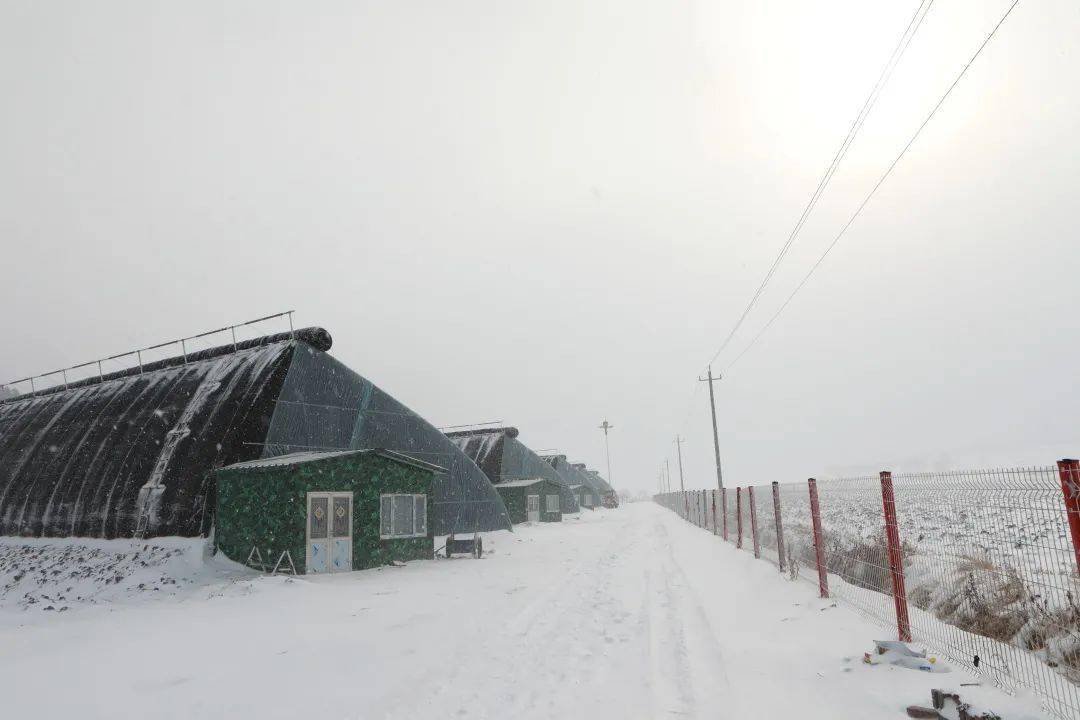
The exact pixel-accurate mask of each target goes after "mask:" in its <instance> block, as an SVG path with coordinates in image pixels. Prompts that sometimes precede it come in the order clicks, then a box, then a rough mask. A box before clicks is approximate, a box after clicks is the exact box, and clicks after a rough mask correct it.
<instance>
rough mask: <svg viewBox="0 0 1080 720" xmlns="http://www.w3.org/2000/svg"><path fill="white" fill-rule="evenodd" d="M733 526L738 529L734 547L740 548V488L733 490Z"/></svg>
mask: <svg viewBox="0 0 1080 720" xmlns="http://www.w3.org/2000/svg"><path fill="white" fill-rule="evenodd" d="M735 526H736V527H737V528H738V533H739V537H738V540H736V541H735V547H737V548H741V547H742V488H741V487H737V488H735Z"/></svg>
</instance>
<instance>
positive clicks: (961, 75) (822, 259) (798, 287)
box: [725, 0, 1020, 372]
mask: <svg viewBox="0 0 1080 720" xmlns="http://www.w3.org/2000/svg"><path fill="white" fill-rule="evenodd" d="M1019 4H1020V0H1013V3H1012V4H1011V5H1009V9H1008V10H1006V11H1005V14H1004V15H1002V16H1001V19H1000V20H998V22H997V24H996V25H995V26H994V28H993V30H991V31H990V34H989V35H987V36H986V38H985V39H984V40H983V41H982V44H981V45H979V47H978V49H977V50H976V51H975V54H974V55H972V56H971V59H970V60H968V62H967V64H966V65H964V67H963V68H962V69H961V70H960V72H959V74H957V76H956V78H955V79H954V80H953V81H952V84H951V85H949V87H948V89H947V90H946V91H945V94H944V95H942V96H941V99H939V100H938V101H937V104H936V105H934V107H933V109H931V110H930V113H929V114H928V115H927V116H926V118H925V119H924V120H923V121H922V124H920V125H919V127H918V129H916V130H915V134H914V135H912V136H911V139H910V140H908V141H907V144H906V145H904V148H903V149H902V150H901V151H900V154H898V155H897V156H896V158H895V159H894V160H893V161H892V163H891V164H890V165H889V167H888V169H886V170H885V172H884V174H882V176H881V177H880V178H879V179H878V181H877V183H875V184H874V187H873V188H871V190H870V192H869V193H867V195H866V197H865V198H863V201H862V202H861V203H859V207H858V208H856V210H855V213H854V214H853V215H852V216H851V217H850V218H849V219H848V221H847V222H846V223H844V226H843V227H842V228H840V232H839V233H837V235H836V237H835V238H833V241H832V242H831V243H829V246H828V247H827V248H825V252H823V253H822V254H821V257H819V258H818V259H817V262H815V263H814V264H813V266H812V267H811V268H810V271H809V272H807V273H806V275H805V276H804V277H803V279H802V280H801V281H800V282H799V284H798V285H796V286H795V289H794V290H793V291H792V293H791V294H790V295H788V298H787V300H785V301H784V304H783V305H781V306H780V309H779V310H777V311H776V312H775V313H774V314H773V316H772V317H771V318H769V322H767V323H765V326H764V327H763V328H761V330H760V331H759V332H758V334H757V335H755V336H754V339H753V340H751V341H750V344H749V345H747V346H746V347H745V348H743V350H742V352H740V353H739V354H738V355H737V356H735V359H734V360H732V361H731V364H730V365H728V366H727V368H726V369H725V372H727V370H730V369H731V368H732V367H734V366H735V363H737V362H739V360H740V359H741V358H742V356H743V355H745V354H746V353H747V352H748V351H749V350H750V348H752V347H754V344H755V343H756V342H757V341H758V338H760V337H761V336H762V335H764V334H765V331H766V330H768V329H769V328H770V327H771V326H772V324H773V322H775V321H776V318H778V317H780V313H782V312H784V309H785V308H787V306H788V305H789V304H790V303H791V301H792V300H793V299H794V298H795V296H796V295H797V294H798V292H799V291H800V290H802V288H803V286H804V285H806V283H807V281H808V280H809V279H810V276H811V275H813V274H814V271H815V270H817V269H818V268H819V267H820V266H821V264H822V263H823V262H825V258H826V256H828V254H829V253H830V252H831V251H832V249H833V248H834V247H836V244H837V243H839V242H840V238H842V237H843V236H844V234H845V233H846V232H847V230H848V228H850V227H851V225H852V223H854V222H855V219H856V218H858V217H859V215H860V214H861V213H862V211H863V208H865V207H866V205H867V203H869V202H870V199H871V198H873V197H874V195H875V194H876V193H877V191H878V188H880V187H881V185H882V184H883V183H884V182H885V179H886V178H888V177H889V175H890V174H891V173H892V171H893V169H894V168H895V167H896V166H897V165H898V164H899V163H900V160H901V159H902V158H903V157H904V155H906V154H907V151H908V149H909V148H910V147H911V146H912V145H913V144H915V140H916V139H917V138H918V137H919V135H920V134H921V133H922V131H923V129H924V128H925V127H926V126H927V125H928V124H929V123H930V120H931V118H933V117H934V115H935V114H936V113H937V111H938V109H939V108H941V106H942V105H943V104H944V103H945V100H946V99H948V97H949V95H951V94H952V91H953V90H954V89H955V88H956V86H957V85H959V84H960V81H961V80H962V79H963V78H964V75H966V74H967V71H968V69H969V68H970V67H971V66H972V65H973V64H974V63H975V60H977V59H978V57H979V55H980V54H982V51H983V49H984V48H985V47H986V46H987V45H988V44H989V43H990V40H991V39H993V37H994V35H995V34H997V31H998V29H999V28H1000V27H1001V26H1002V25H1003V24H1004V23H1005V21H1006V20H1008V18H1009V16H1010V15H1011V14H1012V11H1013V10H1014V9H1015V8H1016V6H1017V5H1019Z"/></svg>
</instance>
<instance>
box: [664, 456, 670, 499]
mask: <svg viewBox="0 0 1080 720" xmlns="http://www.w3.org/2000/svg"><path fill="white" fill-rule="evenodd" d="M664 471H665V475H667V491H668V492H671V462H670V461H669V460H668V459H667V458H664Z"/></svg>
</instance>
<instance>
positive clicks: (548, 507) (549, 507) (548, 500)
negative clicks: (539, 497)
mask: <svg viewBox="0 0 1080 720" xmlns="http://www.w3.org/2000/svg"><path fill="white" fill-rule="evenodd" d="M552 501H554V502H552ZM553 506H554V507H553ZM544 512H545V513H547V514H548V515H550V514H552V513H558V512H562V503H561V502H560V498H559V496H558V495H556V494H550V495H545V496H544Z"/></svg>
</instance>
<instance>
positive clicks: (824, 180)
mask: <svg viewBox="0 0 1080 720" xmlns="http://www.w3.org/2000/svg"><path fill="white" fill-rule="evenodd" d="M933 4H934V0H921V2H920V3H919V7H917V8H916V9H915V14H914V15H912V16H911V20H909V21H908V24H907V27H906V28H904V32H903V34H901V36H900V40H899V41H898V42H897V44H896V47H895V48H893V51H892V54H891V55H890V56H889V60H888V61H887V62H886V63H885V66H884V67H883V68H882V69H881V73H880V74H879V75H878V78H877V81H876V82H875V83H874V87H873V88H871V90H870V94H869V95H867V96H866V100H865V101H864V102H863V106H862V108H861V109H860V110H859V113H858V115H856V117H855V120H854V121H853V122H852V124H851V127H850V128H849V129H848V132H847V135H846V136H845V137H844V141H843V142H842V143H841V144H840V147H839V149H837V151H836V154H835V155H833V159H832V161H831V162H830V163H829V166H828V167H827V168H826V169H825V173H824V174H823V175H822V176H821V180H819V181H818V185H817V188H816V189H815V190H814V192H813V194H812V195H811V196H810V200H809V202H807V204H806V207H804V208H803V211H802V214H801V215H800V216H799V219H798V221H797V222H796V223H795V227H794V228H792V230H791V233H790V234H789V235H788V238H787V241H786V242H785V243H784V245H783V247H781V248H780V252H779V253H778V254H777V256H776V258H775V259H774V260H773V262H772V265H771V266H770V267H769V270H768V272H766V273H765V277H764V278H763V279H762V280H761V284H760V285H758V288H757V290H756V291H755V292H754V294H753V296H752V297H751V298H750V302H749V303H747V305H746V308H745V309H744V310H743V312H742V314H741V315H740V316H739V319H738V320H737V321H736V322H735V326H734V327H732V328H731V332H729V333H728V335H727V337H726V338H725V339H724V342H723V343H722V344H721V345H720V349H719V350H717V351H716V353H715V354H714V355H713V356H712V358H711V359H710V360H709V362H708V363H707V365H711V364H712V363H714V362H716V359H717V358H718V357H720V354H721V353H722V352H724V350H725V349H727V346H728V345H729V344H730V343H731V340H732V338H734V337H735V333H737V332H738V331H739V328H740V327H742V324H743V322H744V321H745V320H746V317H747V316H748V315H749V314H750V311H751V310H752V309H753V308H754V305H756V304H757V301H758V299H759V298H760V297H761V294H762V292H764V290H765V286H766V285H768V284H769V281H770V280H772V277H773V275H775V274H776V270H777V268H778V267H779V266H780V263H781V262H782V261H783V259H784V257H785V256H786V255H787V252H788V250H790V249H791V246H792V244H793V243H794V242H795V238H796V237H797V236H798V234H799V232H800V231H801V230H802V227H803V225H805V224H806V220H807V219H808V218H809V216H810V213H811V212H812V211H813V209H814V207H815V206H816V205H817V202H818V200H820V199H821V196H822V195H823V194H824V192H825V188H826V187H827V186H828V184H829V181H830V180H832V177H833V175H834V174H835V173H836V170H837V168H838V167H839V166H840V162H841V161H842V160H843V159H844V156H845V155H847V151H848V150H849V149H850V148H851V144H852V142H854V140H855V135H857V134H858V132H859V130H860V129H861V128H862V126H863V123H864V122H866V118H867V117H868V116H869V115H870V111H871V110H872V109H873V107H874V105H875V104H876V103H877V99H878V97H880V95H881V91H882V90H883V89H884V88H885V84H886V83H887V82H888V81H889V78H890V77H891V76H892V73H893V70H895V69H896V66H897V65H898V64H899V63H900V59H901V57H903V55H904V53H905V52H906V51H907V48H908V46H909V45H910V44H911V41H912V39H913V38H914V37H915V33H916V32H918V30H919V27H920V26H922V22H923V20H925V19H926V15H927V13H929V12H930V8H931V6H933Z"/></svg>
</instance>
